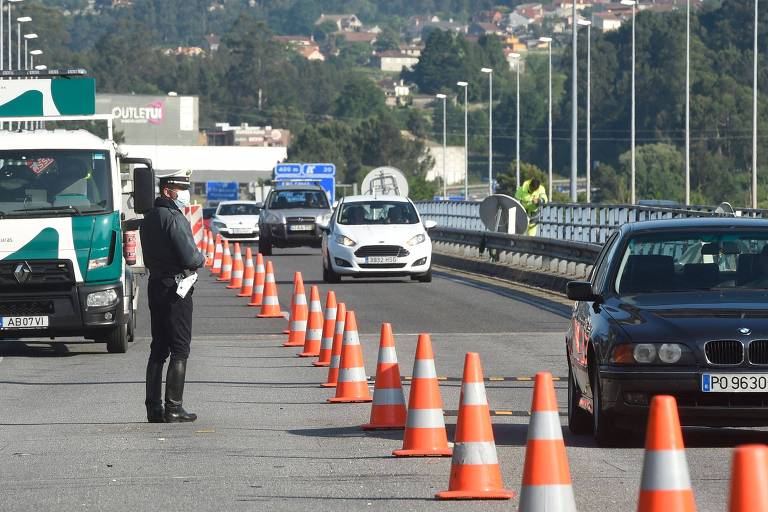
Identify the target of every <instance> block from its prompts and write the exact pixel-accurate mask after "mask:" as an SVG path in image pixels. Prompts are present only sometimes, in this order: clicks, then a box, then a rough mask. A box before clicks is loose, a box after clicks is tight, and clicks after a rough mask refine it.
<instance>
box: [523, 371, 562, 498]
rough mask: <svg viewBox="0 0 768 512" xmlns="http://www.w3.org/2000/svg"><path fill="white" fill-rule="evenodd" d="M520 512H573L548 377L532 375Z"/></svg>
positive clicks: (557, 420) (558, 425) (539, 374)
mask: <svg viewBox="0 0 768 512" xmlns="http://www.w3.org/2000/svg"><path fill="white" fill-rule="evenodd" d="M518 510H519V511H520V512H538V511H540V510H547V511H552V512H576V501H575V499H574V497H573V486H572V485H571V473H570V471H569V469H568V456H567V455H566V453H565V443H563V430H562V427H561V426H560V413H559V412H558V409H557V399H556V398H555V386H554V385H553V384H552V374H551V373H549V372H539V373H537V374H536V379H535V381H534V387H533V401H532V405H531V421H530V423H529V424H528V442H527V443H526V448H525V466H524V467H523V486H522V489H521V490H520V507H519V509H518Z"/></svg>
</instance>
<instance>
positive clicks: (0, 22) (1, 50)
mask: <svg viewBox="0 0 768 512" xmlns="http://www.w3.org/2000/svg"><path fill="white" fill-rule="evenodd" d="M4 9H5V7H4V5H3V0H0V71H2V70H4V69H5V23H4V22H5V12H4ZM8 9H10V4H8Z"/></svg>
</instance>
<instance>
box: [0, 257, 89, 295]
mask: <svg viewBox="0 0 768 512" xmlns="http://www.w3.org/2000/svg"><path fill="white" fill-rule="evenodd" d="M23 263H24V260H13V261H7V260H5V261H0V289H11V288H14V289H18V288H22V287H27V286H35V285H45V286H53V285H62V284H66V285H71V284H74V282H75V273H74V271H73V270H72V263H71V262H69V261H66V260H47V261H39V260H32V261H28V262H27V263H28V265H29V268H30V269H31V270H32V273H31V274H30V275H29V277H28V278H27V280H26V281H25V282H24V283H23V284H19V282H18V281H17V280H16V277H15V276H14V272H15V271H16V268H17V267H18V266H19V264H23Z"/></svg>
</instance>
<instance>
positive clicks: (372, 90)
mask: <svg viewBox="0 0 768 512" xmlns="http://www.w3.org/2000/svg"><path fill="white" fill-rule="evenodd" d="M384 101H385V99H384V93H383V92H382V91H381V89H379V88H378V87H377V86H376V84H374V83H373V82H372V81H371V80H369V79H368V78H366V77H364V76H359V75H352V76H351V77H350V78H349V80H347V82H346V83H345V84H344V85H343V86H342V89H341V94H339V97H338V99H337V100H336V116H337V117H339V118H341V119H345V120H347V121H350V122H357V121H360V120H363V119H365V118H367V117H370V116H372V115H375V114H377V113H380V112H383V111H384V109H385V108H386V107H385V104H384Z"/></svg>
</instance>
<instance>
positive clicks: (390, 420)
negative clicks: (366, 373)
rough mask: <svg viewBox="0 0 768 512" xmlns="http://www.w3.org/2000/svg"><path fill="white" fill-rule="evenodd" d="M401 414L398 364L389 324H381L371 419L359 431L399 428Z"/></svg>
mask: <svg viewBox="0 0 768 512" xmlns="http://www.w3.org/2000/svg"><path fill="white" fill-rule="evenodd" d="M405 416H406V410H405V395H403V385H402V383H401V382H400V365H398V364H397V352H395V339H394V337H393V336H392V325H391V324H388V323H383V324H381V337H380V338H379V359H378V362H377V363H376V385H375V387H374V388H373V405H371V419H370V422H368V423H366V424H365V425H363V430H375V429H393V430H400V429H403V428H405Z"/></svg>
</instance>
